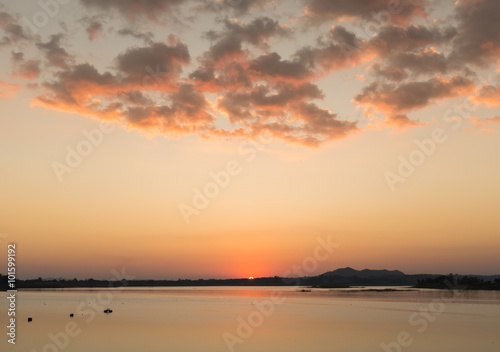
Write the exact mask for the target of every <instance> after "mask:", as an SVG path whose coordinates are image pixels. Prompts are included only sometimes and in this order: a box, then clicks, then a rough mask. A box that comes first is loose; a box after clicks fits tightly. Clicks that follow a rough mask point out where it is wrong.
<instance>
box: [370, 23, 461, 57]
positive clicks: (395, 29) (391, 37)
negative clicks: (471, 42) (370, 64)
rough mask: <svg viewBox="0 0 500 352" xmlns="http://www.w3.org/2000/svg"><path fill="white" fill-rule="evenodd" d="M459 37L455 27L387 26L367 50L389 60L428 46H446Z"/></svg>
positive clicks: (373, 39)
mask: <svg viewBox="0 0 500 352" xmlns="http://www.w3.org/2000/svg"><path fill="white" fill-rule="evenodd" d="M456 35H457V31H456V29H455V28H453V27H443V28H440V27H437V26H425V25H418V26H417V25H411V26H408V27H400V26H386V27H383V28H381V30H380V31H379V32H378V33H377V34H376V35H375V37H374V38H372V39H371V40H370V41H369V43H368V44H367V50H370V51H373V52H375V53H376V54H377V56H378V57H381V58H388V57H391V56H394V55H395V54H399V53H405V52H408V51H413V50H417V49H423V48H426V47H428V46H432V45H438V44H444V43H447V42H449V41H450V40H451V39H453V38H454V37H455V36H456Z"/></svg>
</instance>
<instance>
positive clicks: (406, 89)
mask: <svg viewBox="0 0 500 352" xmlns="http://www.w3.org/2000/svg"><path fill="white" fill-rule="evenodd" d="M474 89H475V85H474V82H472V81H471V80H469V79H468V78H464V77H461V76H453V77H451V78H450V79H446V78H432V79H429V80H427V81H423V82H406V83H402V84H400V85H398V86H395V85H392V84H381V83H379V82H373V83H372V84H370V85H369V86H367V87H365V88H364V89H363V90H362V92H361V93H360V94H358V95H357V96H356V97H354V101H355V102H356V103H358V104H361V105H365V106H368V107H372V108H374V109H375V110H377V111H381V112H385V113H389V114H391V115H393V114H395V113H399V112H405V111H410V110H414V109H418V108H423V107H425V106H427V105H429V104H431V103H432V102H435V101H439V100H442V99H445V98H454V97H458V96H461V95H464V94H468V93H472V92H473V91H474Z"/></svg>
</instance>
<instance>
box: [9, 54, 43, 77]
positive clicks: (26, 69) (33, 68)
mask: <svg viewBox="0 0 500 352" xmlns="http://www.w3.org/2000/svg"><path fill="white" fill-rule="evenodd" d="M11 60H12V64H13V66H14V70H13V72H12V74H13V76H15V77H21V78H25V79H30V80H31V79H35V78H38V76H40V61H39V60H25V59H24V54H23V53H21V52H13V53H12V58H11Z"/></svg>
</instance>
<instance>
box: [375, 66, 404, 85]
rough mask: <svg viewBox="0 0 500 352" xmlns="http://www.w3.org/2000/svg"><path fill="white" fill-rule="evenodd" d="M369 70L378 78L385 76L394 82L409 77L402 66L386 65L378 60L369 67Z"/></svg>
mask: <svg viewBox="0 0 500 352" xmlns="http://www.w3.org/2000/svg"><path fill="white" fill-rule="evenodd" d="M369 72H370V73H371V74H372V75H373V76H376V77H377V78H383V79H386V80H389V81H394V82H400V81H402V80H404V79H405V78H406V77H408V74H407V73H406V72H405V71H404V70H402V69H401V68H399V67H395V66H393V65H386V66H384V65H381V64H380V63H378V62H376V63H374V64H373V65H371V66H370V67H369Z"/></svg>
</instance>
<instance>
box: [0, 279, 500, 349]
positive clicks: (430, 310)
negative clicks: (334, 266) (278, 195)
mask: <svg viewBox="0 0 500 352" xmlns="http://www.w3.org/2000/svg"><path fill="white" fill-rule="evenodd" d="M373 289H376V290H373ZM381 289H383V288H380V287H377V288H352V289H305V288H299V287H251V288H249V287H184V288H178V287H176V288H170V287H169V288H163V287H162V288H157V287H155V288H131V287H127V288H113V289H107V288H105V289H64V290H29V291H28V290H24V291H19V292H18V293H17V308H16V318H17V322H16V324H17V327H16V344H15V345H12V344H10V343H8V342H7V340H8V338H9V337H8V336H7V335H6V333H4V334H3V337H2V341H1V342H0V346H2V348H1V350H2V351H22V352H35V351H37V352H39V351H43V352H57V351H71V352H83V351H85V352H91V351H92V352H93V351H102V352H114V351H117V352H118V351H120V352H132V351H134V352H138V351H141V352H155V351H162V352H163V351H179V352H181V351H186V352H188V351H189V352H193V351H207V352H212V351H219V352H226V351H241V352H244V351H255V352H257V351H259V352H266V351H273V352H276V351H287V352H288V351H298V352H306V351H307V352H309V351H312V352H323V351H339V352H355V351H356V352H361V351H363V352H367V351H393V352H398V351H409V352H411V351H421V352H433V351H436V352H446V351H453V352H471V351H480V352H489V351H491V352H493V351H495V352H498V351H499V350H500V334H499V331H500V292H494V291H492V292H489V291H441V290H425V289H418V290H417V289H408V288H397V290H395V291H392V290H389V291H379V290H381ZM302 290H303V291H305V292H302ZM0 307H1V311H0V312H1V316H0V322H1V324H2V326H3V327H4V331H5V332H7V325H8V324H9V323H8V317H7V307H8V300H6V299H3V300H2V301H1V304H0ZM107 308H110V309H112V310H113V312H112V313H110V314H105V313H104V312H103V311H104V310H105V309H107ZM71 313H73V314H74V317H73V318H71V317H70V314H71ZM28 317H32V318H33V321H32V322H29V323H28V321H27V319H28Z"/></svg>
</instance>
